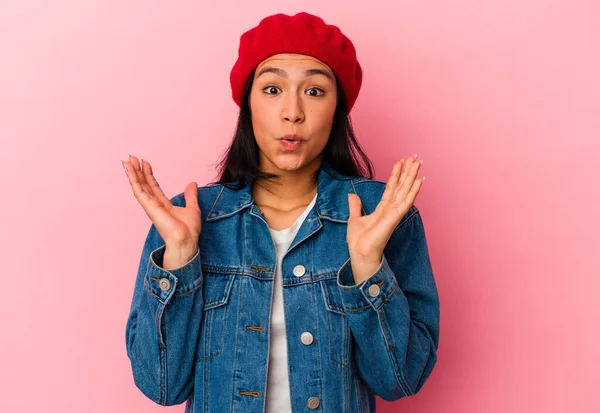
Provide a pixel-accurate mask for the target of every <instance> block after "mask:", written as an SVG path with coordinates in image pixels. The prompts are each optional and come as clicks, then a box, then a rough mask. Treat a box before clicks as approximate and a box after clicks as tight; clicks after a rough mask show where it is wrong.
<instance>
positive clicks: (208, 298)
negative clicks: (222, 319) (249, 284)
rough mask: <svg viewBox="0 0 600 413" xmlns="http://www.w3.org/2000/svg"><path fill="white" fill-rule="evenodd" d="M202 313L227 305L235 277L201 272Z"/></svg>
mask: <svg viewBox="0 0 600 413" xmlns="http://www.w3.org/2000/svg"><path fill="white" fill-rule="evenodd" d="M203 275H204V280H203V282H204V285H203V287H202V293H203V298H204V307H203V308H202V309H203V310H204V311H206V310H210V309H211V308H215V307H219V306H222V305H224V304H227V301H229V293H230V292H231V286H232V285H233V280H234V279H235V275H232V274H219V273H211V272H203Z"/></svg>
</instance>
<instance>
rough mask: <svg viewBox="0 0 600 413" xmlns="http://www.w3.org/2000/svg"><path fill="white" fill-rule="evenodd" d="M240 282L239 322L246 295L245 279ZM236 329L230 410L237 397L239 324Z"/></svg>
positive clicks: (237, 319)
mask: <svg viewBox="0 0 600 413" xmlns="http://www.w3.org/2000/svg"><path fill="white" fill-rule="evenodd" d="M239 284H240V293H239V295H238V308H237V318H236V322H237V323H239V320H240V308H241V305H240V303H241V302H242V296H243V295H244V283H243V280H240V283H239ZM234 331H235V347H234V353H233V354H234V357H233V370H232V377H233V379H232V381H233V383H232V386H231V387H232V389H231V406H230V407H229V411H233V400H234V399H235V397H234V391H235V369H236V367H237V360H238V356H237V354H238V351H237V350H238V348H237V346H238V337H239V334H238V328H237V325H236V326H235V328H234ZM267 363H268V361H267Z"/></svg>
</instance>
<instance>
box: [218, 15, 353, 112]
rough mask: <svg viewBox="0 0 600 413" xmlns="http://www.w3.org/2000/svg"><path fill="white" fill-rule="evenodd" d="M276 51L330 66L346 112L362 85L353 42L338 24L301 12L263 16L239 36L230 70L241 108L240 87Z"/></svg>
mask: <svg viewBox="0 0 600 413" xmlns="http://www.w3.org/2000/svg"><path fill="white" fill-rule="evenodd" d="M279 53H298V54H304V55H309V56H312V57H315V58H317V59H319V60H320V61H322V62H323V63H325V64H326V65H327V66H329V67H330V68H331V70H332V71H333V73H334V74H335V76H336V78H337V80H338V86H341V87H342V90H343V92H344V94H345V96H346V103H347V109H346V113H350V110H351V109H352V107H353V106H354V102H355V101H356V98H357V97H358V92H359V91H360V86H361V84H362V69H361V67H360V64H359V63H358V60H356V50H355V49H354V45H353V44H352V42H351V41H350V39H348V38H347V37H346V36H345V35H344V34H343V33H342V32H341V31H340V29H339V28H338V27H336V26H333V25H330V24H325V22H324V21H323V19H321V18H320V17H317V16H313V15H312V14H308V13H305V12H301V13H298V14H296V15H294V16H288V15H285V14H281V13H279V14H275V15H272V16H268V17H265V18H264V19H262V20H261V21H260V23H259V24H258V26H257V27H254V28H252V29H250V30H248V31H247V32H245V33H244V34H242V36H241V37H240V47H239V50H238V59H237V61H236V62H235V65H234V66H233V68H232V69H231V74H230V78H229V80H230V82H231V91H232V95H233V100H234V101H235V103H237V105H238V106H240V107H241V104H242V97H243V96H242V95H243V93H244V87H245V86H246V83H247V82H248V79H249V77H250V74H251V73H252V71H253V70H254V69H256V67H257V66H258V64H259V63H260V62H262V61H263V60H265V59H266V58H268V57H270V56H273V55H275V54H279Z"/></svg>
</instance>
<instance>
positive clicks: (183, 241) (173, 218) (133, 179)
mask: <svg viewBox="0 0 600 413" xmlns="http://www.w3.org/2000/svg"><path fill="white" fill-rule="evenodd" d="M122 163H123V166H124V168H125V173H126V175H127V177H128V178H129V183H130V184H131V188H132V190H133V194H134V196H135V197H136V199H137V200H138V202H139V203H140V204H141V205H142V208H143V209H144V211H145V212H146V214H147V215H148V217H149V218H150V219H151V220H152V223H153V224H154V226H155V227H156V229H157V230H158V232H159V234H160V236H161V237H162V239H163V240H164V241H165V244H166V245H167V246H172V247H181V246H195V245H197V242H198V237H199V236H200V231H201V215H200V214H201V211H200V207H199V206H198V185H197V183H196V182H190V183H189V184H188V185H187V186H186V187H185V191H184V196H185V204H186V206H185V207H179V206H176V205H173V204H172V203H171V201H170V199H169V198H167V197H166V196H165V194H164V193H163V191H162V190H161V189H160V186H159V185H158V182H157V181H156V179H155V178H154V175H153V173H152V166H151V165H150V163H149V162H148V161H145V160H142V166H141V167H140V163H139V161H138V160H137V158H136V157H135V156H131V155H130V156H129V161H122Z"/></svg>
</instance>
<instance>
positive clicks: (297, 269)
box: [294, 265, 306, 277]
mask: <svg viewBox="0 0 600 413" xmlns="http://www.w3.org/2000/svg"><path fill="white" fill-rule="evenodd" d="M305 272H306V268H304V265H296V266H295V267H294V275H295V276H296V277H302V276H303V275H304V273H305Z"/></svg>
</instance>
